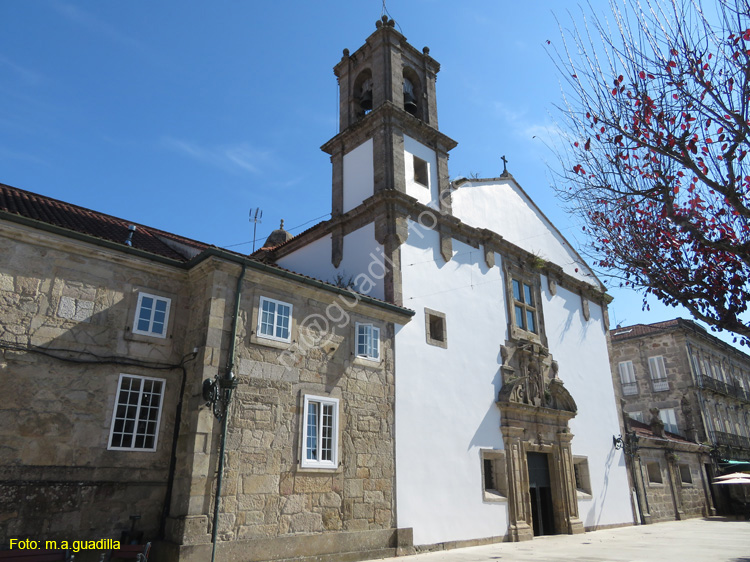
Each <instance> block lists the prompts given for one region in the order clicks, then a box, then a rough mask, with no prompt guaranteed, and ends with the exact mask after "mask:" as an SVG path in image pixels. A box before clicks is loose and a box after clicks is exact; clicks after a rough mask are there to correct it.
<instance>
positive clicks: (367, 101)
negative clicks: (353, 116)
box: [359, 90, 372, 111]
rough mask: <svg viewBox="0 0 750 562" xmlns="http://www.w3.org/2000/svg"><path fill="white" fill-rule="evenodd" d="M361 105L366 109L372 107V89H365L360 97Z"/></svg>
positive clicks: (368, 109)
mask: <svg viewBox="0 0 750 562" xmlns="http://www.w3.org/2000/svg"><path fill="white" fill-rule="evenodd" d="M359 107H361V108H362V109H364V110H365V111H370V110H371V109H372V90H365V91H364V92H362V96H361V97H360V98H359Z"/></svg>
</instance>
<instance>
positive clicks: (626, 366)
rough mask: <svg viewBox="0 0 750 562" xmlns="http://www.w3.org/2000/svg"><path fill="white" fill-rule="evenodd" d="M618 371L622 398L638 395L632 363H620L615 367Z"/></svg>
mask: <svg viewBox="0 0 750 562" xmlns="http://www.w3.org/2000/svg"><path fill="white" fill-rule="evenodd" d="M617 367H618V369H619V371H620V383H621V384H622V394H623V395H624V396H633V395H635V394H638V383H637V382H636V380H635V370H634V369H633V362H632V361H620V364H619V365H618V366H617Z"/></svg>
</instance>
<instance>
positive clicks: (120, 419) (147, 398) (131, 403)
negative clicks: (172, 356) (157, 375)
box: [107, 375, 165, 451]
mask: <svg viewBox="0 0 750 562" xmlns="http://www.w3.org/2000/svg"><path fill="white" fill-rule="evenodd" d="M164 385H165V381H164V379H153V378H149V377H139V376H136V375H120V382H119V384H118V385H117V400H116V401H115V409H114V412H113V413H112V427H111V428H110V434H109V445H108V446H107V448H108V449H111V450H117V451H155V450H156V440H157V437H158V435H159V421H160V419H161V407H162V402H163V399H164Z"/></svg>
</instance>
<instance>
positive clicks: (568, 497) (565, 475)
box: [557, 431, 583, 535]
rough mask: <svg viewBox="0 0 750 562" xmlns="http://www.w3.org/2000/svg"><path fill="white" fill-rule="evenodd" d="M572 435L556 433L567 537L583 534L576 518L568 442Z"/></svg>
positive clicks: (573, 477) (574, 488) (573, 471)
mask: <svg viewBox="0 0 750 562" xmlns="http://www.w3.org/2000/svg"><path fill="white" fill-rule="evenodd" d="M572 440H573V434H572V433H567V432H562V431H560V432H558V434H557V442H558V446H559V447H560V488H561V492H562V494H561V495H562V496H563V504H562V508H563V509H564V510H565V511H564V514H563V521H564V524H565V529H561V530H563V531H565V532H566V533H568V534H569V535H577V534H579V533H583V523H582V522H581V520H580V519H579V518H578V493H577V491H576V479H575V469H574V468H573V452H572V451H571V448H570V442H571V441H572Z"/></svg>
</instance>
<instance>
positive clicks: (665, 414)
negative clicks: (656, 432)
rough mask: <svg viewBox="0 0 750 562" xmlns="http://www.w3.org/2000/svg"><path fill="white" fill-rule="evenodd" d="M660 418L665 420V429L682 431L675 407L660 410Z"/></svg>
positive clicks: (674, 431)
mask: <svg viewBox="0 0 750 562" xmlns="http://www.w3.org/2000/svg"><path fill="white" fill-rule="evenodd" d="M659 419H660V420H661V421H663V422H664V431H668V432H669V433H677V434H679V433H680V431H679V429H678V427H677V415H676V414H675V411H674V408H664V409H662V410H659Z"/></svg>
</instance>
